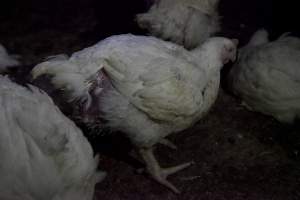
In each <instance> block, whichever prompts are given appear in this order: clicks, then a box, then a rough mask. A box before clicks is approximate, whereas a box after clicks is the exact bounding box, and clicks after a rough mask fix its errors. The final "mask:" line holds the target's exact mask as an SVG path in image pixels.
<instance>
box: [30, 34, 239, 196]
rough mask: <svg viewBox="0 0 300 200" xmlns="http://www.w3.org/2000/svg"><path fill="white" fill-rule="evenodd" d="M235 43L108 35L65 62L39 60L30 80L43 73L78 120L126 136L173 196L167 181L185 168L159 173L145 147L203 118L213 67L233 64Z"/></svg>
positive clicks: (215, 75) (216, 71)
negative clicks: (190, 43)
mask: <svg viewBox="0 0 300 200" xmlns="http://www.w3.org/2000/svg"><path fill="white" fill-rule="evenodd" d="M234 42H235V40H234V41H232V40H230V39H226V38H221V37H219V38H211V39H209V40H208V41H207V42H205V43H204V44H203V45H202V46H201V47H199V48H196V49H195V50H193V51H191V52H189V51H187V50H185V49H184V48H182V47H180V46H178V45H176V44H172V43H170V42H165V41H162V40H160V39H157V38H154V37H145V36H134V35H130V34H129V35H120V36H112V37H110V38H108V39H105V40H103V41H101V42H99V43H98V44H96V45H94V46H92V47H89V48H86V49H83V50H82V51H79V52H77V53H74V54H73V55H72V56H71V57H70V58H67V57H64V56H59V57H57V58H54V59H52V60H48V61H46V62H43V63H41V64H39V65H37V66H36V67H35V68H34V69H33V71H32V76H33V78H34V79H35V78H37V77H39V76H42V75H50V77H52V79H51V82H52V84H53V85H54V87H55V88H57V89H61V90H62V91H64V92H65V94H67V96H68V98H67V100H68V101H69V102H71V103H72V102H73V105H74V109H75V110H76V111H77V112H78V110H80V111H79V113H80V116H81V121H83V122H85V123H87V124H89V125H91V126H95V127H97V128H100V129H101V128H103V127H109V128H112V129H113V130H121V131H122V132H124V133H126V135H127V136H128V137H129V139H130V140H131V141H132V143H133V144H134V145H135V146H136V147H137V148H138V149H139V152H140V153H141V155H142V157H143V159H144V161H145V162H146V167H147V170H148V172H149V173H150V174H151V175H152V177H153V178H154V179H155V180H157V181H158V182H160V183H161V184H163V185H165V186H167V187H169V188H170V189H172V190H173V191H174V192H179V190H177V189H176V187H175V186H173V185H172V184H171V183H169V182H168V181H167V180H166V178H167V176H168V175H170V174H172V173H175V172H177V171H179V170H181V169H183V168H185V167H187V166H189V165H190V164H191V163H185V164H182V165H179V166H176V167H170V168H161V167H160V166H159V164H158V162H157V161H156V159H155V157H154V155H153V152H152V147H153V145H155V144H156V143H158V142H162V143H165V144H168V142H166V140H164V138H165V137H166V136H168V135H169V134H171V133H173V132H178V131H181V130H183V129H186V128H188V127H189V126H191V125H193V124H194V123H195V122H196V121H197V120H199V119H200V118H201V117H203V116H204V115H205V114H206V113H207V112H208V110H209V108H210V107H211V105H212V104H213V103H214V101H215V99H216V97H217V94H218V88H219V81H220V69H221V68H222V66H223V64H224V63H226V62H228V61H229V60H234V59H235V54H236V44H235V43H234ZM76 117H77V118H78V115H77V116H76ZM105 122H106V123H105Z"/></svg>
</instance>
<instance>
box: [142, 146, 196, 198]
mask: <svg viewBox="0 0 300 200" xmlns="http://www.w3.org/2000/svg"><path fill="white" fill-rule="evenodd" d="M140 154H141V155H142V157H143V159H144V161H145V163H146V168H147V171H148V173H149V174H150V175H151V176H152V178H153V179H154V180H156V181H157V182H159V183H160V184H162V185H164V186H166V187H167V188H169V189H170V190H172V191H173V192H175V193H177V194H179V193H180V191H179V190H178V189H177V188H176V187H175V186H174V185H173V184H172V183H170V182H169V181H168V180H167V177H168V176H169V175H171V174H174V173H176V172H178V171H180V170H183V169H185V168H187V167H189V166H190V165H191V164H193V163H194V162H187V163H184V164H181V165H177V166H175V167H169V168H161V167H160V166H159V163H158V162H157V160H156V159H155V157H154V155H153V151H152V148H147V149H140Z"/></svg>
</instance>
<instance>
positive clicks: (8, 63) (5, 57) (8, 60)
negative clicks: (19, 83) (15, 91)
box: [0, 44, 20, 73]
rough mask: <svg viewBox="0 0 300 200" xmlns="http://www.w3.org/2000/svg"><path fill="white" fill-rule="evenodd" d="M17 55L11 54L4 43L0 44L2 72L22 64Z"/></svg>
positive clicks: (0, 71)
mask: <svg viewBox="0 0 300 200" xmlns="http://www.w3.org/2000/svg"><path fill="white" fill-rule="evenodd" d="M17 58H18V56H17V55H9V54H8V53H7V51H6V49H5V48H4V46H3V45H1V44H0V73H3V72H6V71H7V69H8V68H10V67H15V66H18V65H20V62H19V61H18V60H17Z"/></svg>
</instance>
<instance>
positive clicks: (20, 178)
mask: <svg viewBox="0 0 300 200" xmlns="http://www.w3.org/2000/svg"><path fill="white" fill-rule="evenodd" d="M0 110H1V112H0V126H1V131H0V155H1V162H0V177H1V179H0V199H1V200H41V199H43V200H71V199H72V200H92V198H93V193H94V186H95V184H96V182H98V181H100V180H102V178H104V172H96V169H97V165H98V158H94V157H93V151H92V148H91V146H90V144H89V143H88V141H87V139H86V138H84V136H83V134H82V132H81V131H80V129H79V128H77V127H76V126H75V124H74V123H73V122H72V121H70V120H69V119H68V118H67V117H65V116H64V115H63V114H62V113H61V112H60V110H59V109H58V108H57V107H56V106H55V105H54V103H53V102H52V100H51V99H50V97H49V96H48V95H47V94H45V93H44V92H42V91H40V90H39V89H38V88H36V87H34V86H29V88H25V87H22V86H20V85H17V84H15V83H13V82H11V81H10V80H9V79H8V78H6V77H3V76H0Z"/></svg>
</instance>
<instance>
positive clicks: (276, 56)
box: [229, 30, 300, 123]
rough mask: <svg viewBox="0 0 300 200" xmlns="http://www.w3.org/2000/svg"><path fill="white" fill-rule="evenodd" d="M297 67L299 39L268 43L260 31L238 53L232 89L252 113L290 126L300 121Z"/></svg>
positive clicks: (299, 84) (299, 56)
mask: <svg viewBox="0 0 300 200" xmlns="http://www.w3.org/2000/svg"><path fill="white" fill-rule="evenodd" d="M259 35H261V36H262V37H258V36H259ZM253 44H254V45H253ZM299 63H300V39H298V38H296V37H290V36H286V35H284V36H281V37H280V38H279V39H277V40H275V41H273V42H268V38H267V33H266V31H261V30H260V31H258V32H257V33H255V34H254V36H253V38H252V39H251V40H250V44H248V45H246V46H245V47H243V48H242V49H241V50H240V52H239V59H238V62H237V63H236V64H235V65H234V67H233V69H232V71H231V72H230V76H229V81H230V84H231V89H232V90H233V91H234V93H235V94H236V95H238V96H240V97H241V98H242V99H243V101H244V102H245V103H246V104H247V106H249V107H251V108H252V110H254V111H258V112H261V113H264V114H266V115H271V116H273V117H275V118H276V119H277V120H279V121H281V122H285V123H293V122H294V120H295V119H296V118H299V117H300V64H299Z"/></svg>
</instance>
